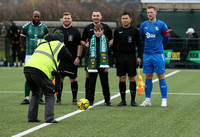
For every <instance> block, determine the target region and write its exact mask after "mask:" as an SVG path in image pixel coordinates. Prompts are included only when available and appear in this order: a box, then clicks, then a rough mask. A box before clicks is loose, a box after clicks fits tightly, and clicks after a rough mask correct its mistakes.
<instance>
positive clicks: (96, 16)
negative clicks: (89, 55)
mask: <svg viewBox="0 0 200 137" xmlns="http://www.w3.org/2000/svg"><path fill="white" fill-rule="evenodd" d="M101 19H102V15H101V12H99V11H93V12H92V20H93V23H91V24H89V25H87V26H86V27H85V29H84V31H83V35H82V39H81V44H82V45H83V46H84V47H85V50H86V51H87V48H88V46H89V44H87V43H88V40H89V39H91V38H92V36H93V34H94V30H93V29H94V26H95V25H96V24H101V25H102V26H103V28H104V35H105V36H106V37H107V39H108V40H109V47H111V45H112V43H113V37H112V30H111V29H110V27H109V26H108V25H107V24H105V23H102V22H100V21H101ZM87 45H88V46H87ZM86 65H87V64H86ZM88 94H89V73H88V72H87V70H86V81H85V98H87V99H88Z"/></svg>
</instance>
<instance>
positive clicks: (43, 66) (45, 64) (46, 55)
mask: <svg viewBox="0 0 200 137" xmlns="http://www.w3.org/2000/svg"><path fill="white" fill-rule="evenodd" d="M43 42H45V43H42V44H41V45H39V46H38V47H37V48H36V50H35V52H34V54H33V55H32V56H31V58H30V59H29V60H28V62H27V63H26V65H25V67H33V68H37V69H39V70H41V71H42V72H44V73H45V74H46V75H47V77H48V78H49V79H50V80H53V78H54V77H53V76H52V75H51V72H52V71H54V70H56V66H55V64H54V60H55V62H56V64H57V66H58V65H59V63H60V61H58V53H59V52H60V50H61V48H62V47H63V46H64V45H63V44H62V43H61V42H59V41H57V40H55V41H51V42H50V43H49V44H50V45H51V48H52V51H53V55H54V59H53V55H52V53H51V50H50V47H49V45H48V42H47V41H43Z"/></svg>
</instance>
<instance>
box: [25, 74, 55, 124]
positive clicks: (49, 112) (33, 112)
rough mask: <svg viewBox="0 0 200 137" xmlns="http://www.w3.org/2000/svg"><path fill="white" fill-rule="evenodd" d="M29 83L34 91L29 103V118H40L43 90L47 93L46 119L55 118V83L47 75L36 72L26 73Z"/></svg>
mask: <svg viewBox="0 0 200 137" xmlns="http://www.w3.org/2000/svg"><path fill="white" fill-rule="evenodd" d="M24 75H25V77H26V80H27V85H28V87H29V88H30V90H31V91H32V96H31V100H30V104H29V110H28V119H29V120H35V119H37V118H38V109H39V100H40V93H41V90H42V91H43V92H44V95H45V116H44V117H45V121H52V120H53V119H54V102H55V97H54V92H53V90H54V84H53V83H52V81H51V80H50V79H48V78H47V77H42V76H40V75H36V74H34V73H24Z"/></svg>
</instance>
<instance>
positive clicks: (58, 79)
mask: <svg viewBox="0 0 200 137" xmlns="http://www.w3.org/2000/svg"><path fill="white" fill-rule="evenodd" d="M61 74H62V73H61V72H60V71H52V72H51V75H52V76H55V92H57V93H58V92H61Z"/></svg>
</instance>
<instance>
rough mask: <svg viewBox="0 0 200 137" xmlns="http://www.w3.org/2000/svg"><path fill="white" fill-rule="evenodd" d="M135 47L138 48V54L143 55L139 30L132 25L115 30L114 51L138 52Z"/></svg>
mask: <svg viewBox="0 0 200 137" xmlns="http://www.w3.org/2000/svg"><path fill="white" fill-rule="evenodd" d="M135 47H137V49H138V56H139V57H141V39H140V34H139V31H138V30H137V29H136V28H134V27H132V26H130V27H128V28H124V27H123V26H120V27H118V28H116V29H115V31H114V42H113V52H114V56H116V55H118V54H125V55H127V54H133V55H135V54H136V50H135Z"/></svg>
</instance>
